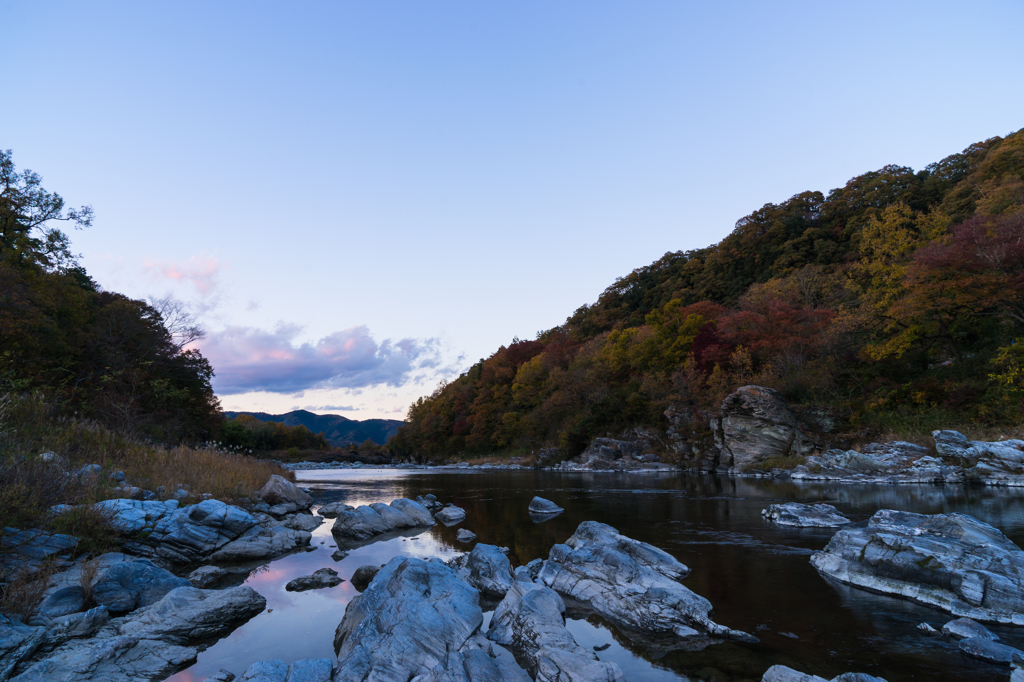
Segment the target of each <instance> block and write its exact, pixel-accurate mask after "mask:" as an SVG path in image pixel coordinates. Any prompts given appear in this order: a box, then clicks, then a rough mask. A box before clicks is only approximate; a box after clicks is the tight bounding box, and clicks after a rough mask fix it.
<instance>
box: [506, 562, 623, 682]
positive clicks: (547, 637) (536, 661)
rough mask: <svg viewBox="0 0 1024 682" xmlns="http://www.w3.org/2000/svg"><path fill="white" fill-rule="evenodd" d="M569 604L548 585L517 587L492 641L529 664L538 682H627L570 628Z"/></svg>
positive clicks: (512, 592) (522, 583) (619, 672)
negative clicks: (507, 648)
mask: <svg viewBox="0 0 1024 682" xmlns="http://www.w3.org/2000/svg"><path fill="white" fill-rule="evenodd" d="M564 614H565V602H563V601H562V598H561V597H559V596H558V594H557V593H556V592H555V591H554V590H552V589H550V588H548V587H544V586H543V585H538V584H536V583H525V582H517V583H515V584H514V585H512V586H511V587H510V589H509V590H508V593H507V594H506V595H505V598H504V599H503V600H502V601H501V603H500V604H498V608H497V609H495V611H494V617H493V618H492V619H491V625H490V628H489V629H488V631H487V637H488V639H491V640H493V641H495V642H497V643H498V644H502V645H504V646H507V647H509V648H511V649H512V650H513V651H514V652H515V653H516V655H517V658H518V659H519V660H525V661H526V662H527V667H528V668H529V670H530V672H531V673H533V675H534V676H535V680H536V681H537V682H625V680H626V678H625V676H624V675H623V674H622V671H621V670H620V669H619V667H618V666H617V665H615V664H614V663H603V662H601V661H599V660H598V659H597V656H596V655H595V654H594V652H593V651H590V650H587V649H584V648H583V647H581V646H580V645H579V644H577V643H576V640H575V639H573V636H572V634H571V633H570V632H569V631H568V630H567V629H566V627H565V615H564Z"/></svg>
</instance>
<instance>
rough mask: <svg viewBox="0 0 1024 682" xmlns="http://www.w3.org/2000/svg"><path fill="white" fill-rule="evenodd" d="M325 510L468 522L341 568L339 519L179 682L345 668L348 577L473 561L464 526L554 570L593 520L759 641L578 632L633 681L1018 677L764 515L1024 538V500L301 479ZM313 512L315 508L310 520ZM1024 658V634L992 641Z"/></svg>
mask: <svg viewBox="0 0 1024 682" xmlns="http://www.w3.org/2000/svg"><path fill="white" fill-rule="evenodd" d="M297 478H298V480H299V481H300V483H301V484H302V485H305V486H307V487H309V488H310V489H312V490H313V492H314V499H315V501H316V505H320V504H325V503H328V502H335V501H344V502H345V503H347V504H351V505H359V504H365V503H369V502H380V501H383V502H389V501H391V500H392V499H394V498H397V497H408V498H415V497H416V496H417V495H425V494H427V493H433V494H435V495H437V497H438V499H439V500H440V501H442V502H453V503H455V504H456V505H458V506H460V507H462V508H463V509H465V510H466V520H465V521H463V522H462V523H461V524H458V525H456V526H452V527H444V526H441V525H438V526H436V527H434V528H430V529H427V530H424V531H422V532H419V533H417V534H410V536H406V537H398V538H392V539H389V540H384V541H380V542H376V543H373V544H369V545H366V546H364V547H360V548H358V549H355V550H353V551H350V552H349V554H348V556H347V557H346V558H344V559H342V560H341V561H337V562H336V561H334V560H333V559H332V558H331V554H332V553H333V552H334V551H335V548H334V545H335V544H336V543H335V542H334V540H333V538H332V536H331V532H330V528H331V524H332V523H333V521H331V520H328V522H327V523H325V524H324V525H323V526H321V527H320V528H318V529H317V530H316V531H315V532H314V533H313V541H312V548H313V549H312V551H308V552H299V553H297V554H292V555H290V556H287V557H284V558H281V559H278V560H275V561H272V562H270V563H268V564H265V565H263V566H259V567H256V568H254V569H252V570H249V571H245V572H242V573H240V574H239V577H240V579H241V578H243V577H244V580H245V583H244V584H247V585H250V586H252V587H253V588H254V589H255V590H256V591H258V592H259V593H260V594H262V595H263V596H264V597H266V599H267V609H266V610H265V611H264V612H263V613H261V614H260V615H258V616H256V617H255V618H253V619H252V620H250V621H249V622H248V623H246V624H245V625H243V626H242V627H240V628H238V629H237V630H235V631H234V632H233V633H232V634H231V635H230V636H228V637H226V638H224V639H222V640H220V641H219V642H217V643H216V644H214V645H213V646H211V647H210V648H209V649H207V650H206V651H204V652H203V653H202V654H200V655H199V658H198V660H197V662H196V663H195V664H194V665H193V666H192V667H190V668H188V669H187V670H185V671H182V672H180V673H178V674H177V675H174V676H173V677H171V678H170V679H171V680H174V681H175V682H199V681H200V680H203V679H205V678H206V677H207V676H209V675H211V674H212V673H214V672H216V671H217V670H219V669H220V668H226V669H228V670H230V671H231V672H233V673H235V674H236V675H237V674H240V673H241V672H242V671H243V670H244V669H245V668H246V667H248V666H249V664H251V663H252V662H254V661H258V660H262V659H270V658H280V659H282V660H284V661H289V662H290V661H295V660H299V659H303V658H320V657H328V658H331V659H332V660H333V659H334V648H333V639H334V630H335V628H336V627H337V625H338V623H339V622H340V621H341V618H342V616H343V615H344V612H345V605H346V604H347V603H348V602H349V600H351V599H352V598H353V597H354V596H356V594H357V592H356V591H355V589H354V588H353V587H352V585H351V584H350V583H349V582H347V579H348V578H349V577H350V576H351V575H352V573H353V571H355V569H356V568H358V567H359V566H363V565H366V564H374V565H380V564H384V563H386V562H387V561H388V560H390V559H391V558H392V557H394V556H398V555H404V556H412V557H418V558H427V557H432V556H436V557H441V558H445V559H447V558H450V557H452V556H455V555H457V554H460V553H462V552H466V551H469V550H470V549H472V546H473V545H472V543H470V544H468V545H467V544H462V543H459V542H457V541H456V539H455V534H456V532H457V531H458V529H459V528H468V529H469V530H471V531H473V532H474V533H476V534H477V540H478V541H479V542H486V543H488V544H493V545H498V546H503V547H508V548H509V550H510V553H509V556H510V558H511V560H512V565H513V566H517V565H519V564H524V563H526V562H528V561H530V560H532V559H535V558H538V557H541V558H546V557H547V554H548V550H549V549H550V548H551V546H552V545H553V544H555V543H559V542H564V541H565V540H566V539H567V538H568V537H569V536H570V535H572V533H573V532H574V531H575V529H576V527H577V526H578V525H579V524H580V523H581V522H583V521H587V520H595V521H601V522H603V523H607V524H609V525H611V526H614V527H615V528H617V529H618V530H619V531H620V532H621V533H623V534H625V535H627V536H629V537H632V538H635V539H637V540H642V541H644V542H649V543H651V544H653V545H655V546H657V547H660V548H662V549H664V550H666V551H667V552H669V553H670V554H672V555H673V556H675V557H676V558H678V559H679V560H680V561H682V562H683V563H684V564H686V565H687V566H689V567H690V569H691V570H692V573H691V574H690V575H689V576H688V577H687V578H686V579H685V580H684V581H683V584H684V585H686V586H687V587H688V588H689V589H691V590H693V591H694V592H696V593H697V594H699V595H702V596H704V597H706V598H707V599H709V600H710V601H711V603H712V604H713V605H714V607H715V611H714V613H713V614H712V615H713V618H714V619H715V621H716V622H719V623H722V624H723V625H727V626H729V627H731V628H735V629H739V630H744V631H746V632H750V633H752V634H754V635H756V636H757V637H759V638H760V640H761V642H760V643H759V644H737V643H725V644H719V645H715V646H712V647H709V648H707V649H705V650H704V651H699V652H685V651H678V650H677V651H669V652H665V651H664V650H662V649H652V648H650V647H646V646H644V645H643V644H642V643H636V642H632V641H630V640H629V639H628V638H626V637H624V636H623V635H622V634H621V633H619V632H617V631H616V630H615V629H614V627H611V626H609V625H607V624H606V623H604V622H601V621H600V620H599V619H596V618H591V619H588V620H570V621H569V622H568V626H569V629H570V631H571V632H572V633H573V636H574V637H575V638H576V641H577V642H578V643H579V644H580V645H581V646H584V647H598V646H603V645H606V644H607V645H610V646H609V647H608V648H607V649H605V650H603V651H601V652H600V653H599V654H598V655H599V657H600V658H601V660H606V661H614V662H616V663H618V665H619V666H620V667H621V668H622V670H623V672H624V673H625V675H626V678H627V679H629V680H630V681H631V682H646V681H648V680H650V681H652V682H662V681H669V680H673V681H674V680H687V679H694V680H714V681H715V682H726V681H732V682H739V681H740V680H757V679H759V678H760V675H761V674H762V673H763V672H764V671H765V670H766V669H767V668H768V667H770V666H771V665H773V664H776V663H779V664H783V665H788V666H791V667H793V668H797V669H799V670H801V671H802V672H806V673H814V674H817V675H821V676H823V677H825V678H826V679H829V678H832V677H834V676H835V675H838V674H839V673H842V672H850V671H854V672H867V673H871V674H874V675H878V676H880V677H883V678H885V679H886V680H888V682H905V681H908V680H941V681H945V680H948V681H950V682H952V681H953V680H960V681H967V682H975V681H976V682H982V681H989V680H1004V679H1008V677H1009V670H1008V669H1007V668H1005V667H1001V666H996V665H991V664H986V663H983V662H979V661H974V660H971V659H967V658H965V657H964V656H963V655H962V654H960V652H959V650H958V649H957V647H956V643H955V642H953V641H951V640H949V639H946V638H941V637H940V638H930V637H926V636H923V635H921V634H920V633H919V632H918V631H917V630H916V629H915V627H916V626H917V624H918V623H921V622H929V623H931V624H932V625H934V626H936V627H941V625H942V624H943V623H945V622H946V621H948V620H951V619H952V616H949V615H947V614H945V613H943V612H941V611H939V610H937V609H933V608H930V607H927V606H923V605H919V604H914V603H912V602H909V601H906V600H902V599H896V598H893V597H887V596H884V595H879V594H873V593H871V592H867V591H865V590H860V589H856V588H852V587H848V586H845V585H842V584H839V583H836V582H834V581H831V580H827V579H825V578H822V577H821V576H820V575H819V574H818V573H817V571H815V570H814V568H813V567H812V566H811V565H810V563H809V561H808V559H809V557H810V555H811V552H813V551H814V550H817V549H821V548H822V547H824V546H825V544H826V543H827V542H828V540H829V538H830V537H831V535H832V533H833V531H832V530H829V529H793V528H784V527H779V526H775V525H773V524H769V523H767V522H765V521H764V520H763V519H762V518H761V510H762V509H764V508H765V507H766V506H767V505H768V504H770V503H772V502H807V503H815V502H827V503H829V504H832V505H835V506H836V507H837V508H838V509H839V510H840V511H841V512H843V513H844V514H845V515H846V516H847V517H849V518H850V519H852V520H854V521H860V520H863V519H866V518H868V517H869V516H871V515H872V514H873V513H874V512H875V511H877V510H878V509H899V510H904V511H914V512H920V513H926V514H936V513H948V512H963V513H966V514H970V515H972V516H975V517H977V518H979V519H981V520H983V521H985V522H987V523H990V524H992V525H993V526H995V527H996V528H999V529H1000V530H1002V531H1003V532H1004V533H1005V534H1006V535H1007V536H1008V537H1009V538H1010V539H1011V540H1013V541H1014V542H1016V543H1017V544H1018V545H1020V544H1021V541H1022V540H1024V490H1012V489H1011V490H1007V489H1005V488H1004V489H995V488H961V487H942V486H923V485H914V486H883V485H843V484H829V483H795V482H778V481H771V480H765V479H745V478H744V479H731V478H718V477H714V476H699V475H687V474H613V473H578V472H571V473H569V472H567V473H559V472H539V471H494V472H487V471H483V472H479V471H473V472H452V471H432V470H408V471H402V470H364V471H358V470H357V471H352V470H343V471H342V470H338V471H330V470H328V471H301V472H297ZM534 495H539V496H541V497H545V498H547V499H550V500H552V501H553V502H555V503H556V504H558V505H560V506H562V507H564V508H565V512H564V513H563V514H561V515H559V516H556V517H555V518H552V519H549V520H547V521H544V522H542V523H534V522H533V521H532V520H531V519H530V516H529V514H528V513H527V506H528V505H529V502H530V500H531V499H532V498H533V496H534ZM314 508H315V507H314ZM325 566H329V567H332V568H334V569H335V570H337V571H338V573H339V574H340V575H341V577H342V578H346V582H344V583H342V584H341V585H339V586H338V587H335V588H331V589H326V590H313V591H309V592H302V593H294V592H287V591H285V589H284V585H285V583H287V582H288V581H289V580H291V579H292V578H296V577H298V576H301V575H308V574H310V573H312V572H313V571H315V570H317V569H319V568H323V567H325ZM991 629H992V630H994V631H995V632H996V633H997V634H999V635H1000V636H1001V637H1002V639H1003V641H1004V642H1006V643H1007V644H1009V645H1011V646H1015V647H1018V648H1024V629H1018V628H1009V627H993V628H991Z"/></svg>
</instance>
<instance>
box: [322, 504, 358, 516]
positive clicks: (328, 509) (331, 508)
mask: <svg viewBox="0 0 1024 682" xmlns="http://www.w3.org/2000/svg"><path fill="white" fill-rule="evenodd" d="M353 509H355V507H353V506H352V505H349V504H345V503H344V502H332V503H330V504H325V505H324V506H322V507H320V508H319V509H317V510H316V513H317V514H319V515H320V516H323V517H324V518H327V519H333V518H334V517H336V516H337V515H338V514H340V513H341V512H343V511H352V510H353Z"/></svg>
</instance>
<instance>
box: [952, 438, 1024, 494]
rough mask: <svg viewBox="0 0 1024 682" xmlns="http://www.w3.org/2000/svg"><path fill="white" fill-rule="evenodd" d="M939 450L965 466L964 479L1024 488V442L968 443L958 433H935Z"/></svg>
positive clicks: (971, 441) (972, 441)
mask: <svg viewBox="0 0 1024 682" xmlns="http://www.w3.org/2000/svg"><path fill="white" fill-rule="evenodd" d="M932 438H934V439H935V449H936V451H937V452H938V453H939V454H940V455H942V456H943V457H948V458H951V459H953V460H958V461H960V462H962V463H963V466H964V473H963V475H964V478H965V479H966V480H968V481H974V482H977V483H984V484H986V485H1013V486H1021V485H1024V440H1016V439H1012V440H1004V441H995V442H991V443H989V442H985V441H977V440H968V439H967V436H965V435H963V434H962V433H960V432H958V431H933V432H932Z"/></svg>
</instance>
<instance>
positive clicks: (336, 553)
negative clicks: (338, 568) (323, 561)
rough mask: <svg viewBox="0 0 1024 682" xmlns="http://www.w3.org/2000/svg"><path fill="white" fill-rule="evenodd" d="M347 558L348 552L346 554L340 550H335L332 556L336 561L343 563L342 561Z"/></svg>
mask: <svg viewBox="0 0 1024 682" xmlns="http://www.w3.org/2000/svg"><path fill="white" fill-rule="evenodd" d="M346 557H348V552H344V551H342V550H340V549H336V550H334V552H333V553H332V554H331V558H332V559H334V560H335V561H341V560H342V559H345V558H346Z"/></svg>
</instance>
